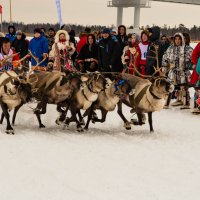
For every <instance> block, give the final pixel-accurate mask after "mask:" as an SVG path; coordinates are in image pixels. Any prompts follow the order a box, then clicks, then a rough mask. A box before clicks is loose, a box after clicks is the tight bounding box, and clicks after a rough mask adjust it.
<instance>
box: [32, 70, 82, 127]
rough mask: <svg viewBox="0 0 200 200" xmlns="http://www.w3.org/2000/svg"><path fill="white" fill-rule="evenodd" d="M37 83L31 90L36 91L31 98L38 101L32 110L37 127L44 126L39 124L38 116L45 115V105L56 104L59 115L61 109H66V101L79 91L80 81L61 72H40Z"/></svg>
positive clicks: (78, 78)
mask: <svg viewBox="0 0 200 200" xmlns="http://www.w3.org/2000/svg"><path fill="white" fill-rule="evenodd" d="M38 78H39V80H41V81H39V82H38V83H37V84H36V85H35V86H34V88H33V90H34V89H36V91H35V92H34V93H33V96H34V97H35V98H36V99H37V100H38V101H40V102H39V103H38V105H37V107H36V109H35V110H34V114H36V117H37V119H38V122H39V127H40V128H44V127H45V126H44V125H43V124H42V122H41V118H40V115H41V114H45V113H46V107H47V104H57V111H58V112H60V113H61V114H62V113H63V112H65V111H63V110H62V109H61V108H62V107H68V103H67V102H68V101H70V99H71V98H72V96H74V95H75V93H76V91H79V90H81V87H82V81H81V79H80V77H79V76H73V75H69V76H66V74H64V73H62V72H41V73H39V74H38Z"/></svg>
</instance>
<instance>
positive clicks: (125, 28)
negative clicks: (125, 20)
mask: <svg viewBox="0 0 200 200" xmlns="http://www.w3.org/2000/svg"><path fill="white" fill-rule="evenodd" d="M122 27H123V28H124V30H125V33H124V35H123V36H126V26H124V25H120V26H119V27H118V35H120V33H119V30H120V28H122Z"/></svg>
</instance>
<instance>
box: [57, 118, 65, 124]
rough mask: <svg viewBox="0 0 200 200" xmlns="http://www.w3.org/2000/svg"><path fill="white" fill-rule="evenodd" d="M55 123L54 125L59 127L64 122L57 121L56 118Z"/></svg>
mask: <svg viewBox="0 0 200 200" xmlns="http://www.w3.org/2000/svg"><path fill="white" fill-rule="evenodd" d="M55 123H56V124H57V125H59V126H60V125H62V124H63V123H64V122H63V121H61V120H59V118H58V119H56V121H55Z"/></svg>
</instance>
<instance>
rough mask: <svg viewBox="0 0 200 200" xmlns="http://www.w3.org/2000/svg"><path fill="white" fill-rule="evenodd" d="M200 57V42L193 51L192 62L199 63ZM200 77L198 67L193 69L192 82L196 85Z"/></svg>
mask: <svg viewBox="0 0 200 200" xmlns="http://www.w3.org/2000/svg"><path fill="white" fill-rule="evenodd" d="M199 58H200V43H198V44H197V46H196V47H195V49H194V50H193V52H192V63H193V64H194V65H197V63H198V59H199ZM198 79H199V75H198V74H197V72H196V67H195V68H194V69H193V72H192V76H191V84H192V85H196V83H197V81H198Z"/></svg>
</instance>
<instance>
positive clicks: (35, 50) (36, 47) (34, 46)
mask: <svg viewBox="0 0 200 200" xmlns="http://www.w3.org/2000/svg"><path fill="white" fill-rule="evenodd" d="M29 50H30V51H31V53H32V54H33V55H34V56H35V57H36V58H38V59H39V62H40V61H42V60H43V53H48V40H47V39H46V38H45V37H44V36H41V37H39V38H33V39H32V40H31V41H30V43H29ZM47 62H48V61H47V60H45V61H44V62H43V63H41V64H40V66H47ZM36 64H37V63H36V61H35V60H34V59H33V58H32V59H31V65H32V66H36Z"/></svg>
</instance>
